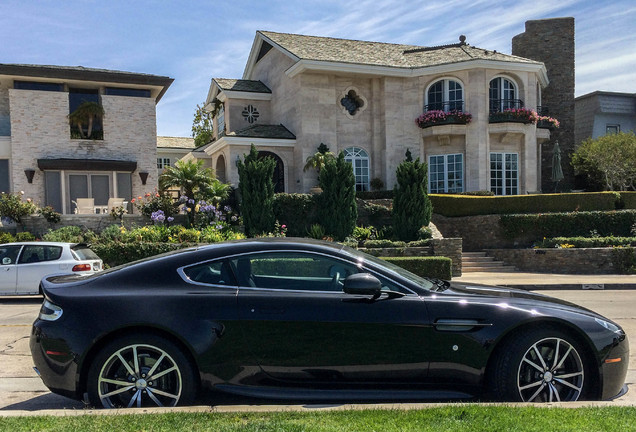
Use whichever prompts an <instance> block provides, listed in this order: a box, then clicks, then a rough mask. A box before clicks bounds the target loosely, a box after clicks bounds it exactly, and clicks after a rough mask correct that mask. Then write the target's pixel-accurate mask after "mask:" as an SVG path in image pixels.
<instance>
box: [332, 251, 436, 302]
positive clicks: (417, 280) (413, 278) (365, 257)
mask: <svg viewBox="0 0 636 432" xmlns="http://www.w3.org/2000/svg"><path fill="white" fill-rule="evenodd" d="M343 250H344V251H346V252H349V253H350V254H351V255H353V256H355V257H356V258H357V259H358V260H360V259H361V260H362V261H363V263H364V262H371V263H373V264H374V265H375V266H378V267H382V268H384V269H386V270H388V271H390V272H391V273H395V274H397V275H398V276H399V277H402V278H404V279H407V280H408V281H410V282H412V283H414V284H416V285H417V286H418V287H420V288H422V289H424V290H427V291H430V290H431V289H433V288H434V287H436V285H435V284H434V283H433V282H432V281H431V280H429V279H427V278H424V277H422V276H418V275H416V274H415V273H411V272H410V271H408V270H405V269H403V268H402V267H400V266H398V265H395V264H393V263H390V262H388V261H385V260H382V259H380V258H377V257H374V256H373V255H369V254H366V253H364V252H360V251H359V250H356V249H352V248H350V247H348V246H345V247H344V248H343Z"/></svg>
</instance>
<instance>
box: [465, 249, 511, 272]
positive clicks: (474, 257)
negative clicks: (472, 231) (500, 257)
mask: <svg viewBox="0 0 636 432" xmlns="http://www.w3.org/2000/svg"><path fill="white" fill-rule="evenodd" d="M514 271H516V269H515V267H514V266H509V265H506V264H505V263H504V262H503V261H495V259H494V257H490V256H486V252H462V272H497V273H499V272H505V273H510V272H514Z"/></svg>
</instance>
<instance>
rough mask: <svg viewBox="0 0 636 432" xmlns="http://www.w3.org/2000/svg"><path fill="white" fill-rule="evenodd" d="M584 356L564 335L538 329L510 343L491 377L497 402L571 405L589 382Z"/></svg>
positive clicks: (500, 352)
mask: <svg viewBox="0 0 636 432" xmlns="http://www.w3.org/2000/svg"><path fill="white" fill-rule="evenodd" d="M584 360H585V358H584V352H583V350H582V348H581V347H580V346H579V344H578V343H577V342H576V341H575V340H574V339H573V338H572V337H571V336H570V335H568V334H566V333H563V332H561V331H559V330H556V329H550V328H538V329H534V330H531V331H529V332H528V333H526V334H524V335H521V336H520V337H517V338H514V339H511V340H510V341H509V342H508V343H507V344H506V345H505V346H503V347H502V349H501V350H500V351H499V357H498V358H497V361H496V362H495V368H494V370H493V373H492V383H491V385H492V390H493V394H494V395H497V397H498V398H500V399H503V400H507V401H519V402H572V401H576V400H579V399H582V398H583V397H584V396H585V394H586V390H587V386H588V385H589V382H590V378H591V377H590V376H589V373H587V366H586V363H585V361H584Z"/></svg>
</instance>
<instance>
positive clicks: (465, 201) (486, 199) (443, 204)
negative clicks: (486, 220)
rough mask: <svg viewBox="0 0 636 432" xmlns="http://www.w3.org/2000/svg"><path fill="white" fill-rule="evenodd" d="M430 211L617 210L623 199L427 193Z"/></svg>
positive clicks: (594, 194)
mask: <svg viewBox="0 0 636 432" xmlns="http://www.w3.org/2000/svg"><path fill="white" fill-rule="evenodd" d="M429 197H430V199H431V202H432V203H433V212H434V213H437V214H441V215H442V216H447V217H459V216H476V215H487V214H514V213H536V212H542V213H546V212H548V213H549V212H568V211H593V210H616V209H617V208H621V206H622V202H621V200H620V194H619V193H618V192H590V193H588V192H584V193H569V194H540V195H510V196H467V195H439V194H431V195H429Z"/></svg>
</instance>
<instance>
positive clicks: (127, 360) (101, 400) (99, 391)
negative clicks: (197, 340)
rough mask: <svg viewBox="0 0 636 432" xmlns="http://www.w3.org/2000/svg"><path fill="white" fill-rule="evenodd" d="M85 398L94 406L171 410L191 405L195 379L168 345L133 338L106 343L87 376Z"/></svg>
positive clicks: (179, 354)
mask: <svg viewBox="0 0 636 432" xmlns="http://www.w3.org/2000/svg"><path fill="white" fill-rule="evenodd" d="M87 387H88V398H89V401H90V403H91V404H92V405H93V406H95V407H104V408H135V407H136V408H141V407H173V406H176V405H177V404H179V405H188V404H190V403H192V401H193V400H194V397H195V394H196V388H197V386H196V380H195V375H194V372H193V368H192V366H191V365H190V362H189V361H188V360H187V359H186V357H185V356H184V355H183V353H182V352H181V350H180V349H179V348H177V347H176V346H175V345H174V344H172V343H171V342H169V341H167V340H165V339H162V338H160V337H157V336H155V335H133V336H128V337H125V338H121V339H118V340H115V341H113V342H111V343H109V344H108V345H107V346H105V347H104V348H103V349H102V350H101V351H100V352H99V354H98V355H97V356H96V357H95V360H94V361H93V364H92V366H91V369H90V371H89V374H88V386H87Z"/></svg>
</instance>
